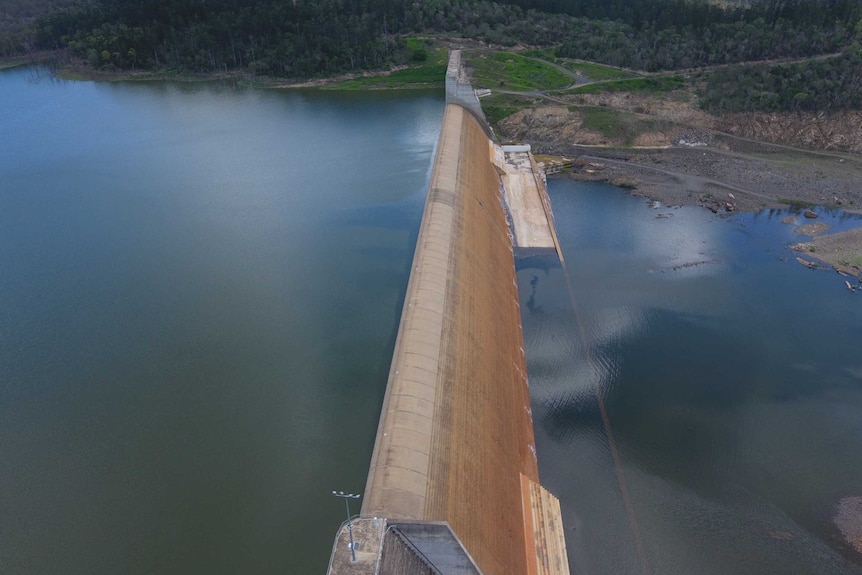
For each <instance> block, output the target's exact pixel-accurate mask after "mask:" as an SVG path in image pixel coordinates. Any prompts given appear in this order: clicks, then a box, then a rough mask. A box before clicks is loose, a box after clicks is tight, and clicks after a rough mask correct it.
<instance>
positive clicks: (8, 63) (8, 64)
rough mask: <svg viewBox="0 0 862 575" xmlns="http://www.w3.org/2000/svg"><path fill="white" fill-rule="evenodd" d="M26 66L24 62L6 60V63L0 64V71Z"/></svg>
mask: <svg viewBox="0 0 862 575" xmlns="http://www.w3.org/2000/svg"><path fill="white" fill-rule="evenodd" d="M25 64H26V62H25V61H24V60H6V61H5V62H0V70H8V69H10V68H17V67H18V66H24V65H25Z"/></svg>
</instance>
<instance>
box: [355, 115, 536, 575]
mask: <svg viewBox="0 0 862 575" xmlns="http://www.w3.org/2000/svg"><path fill="white" fill-rule="evenodd" d="M530 413H531V412H530V398H529V389H528V386H527V376H526V365H525V358H524V349H523V336H522V333H521V317H520V308H519V306H518V292H517V285H516V282H515V267H514V258H513V256H512V243H511V240H510V238H509V228H508V225H507V221H506V216H505V212H504V210H503V206H502V204H501V197H500V177H499V175H498V173H497V171H496V170H495V169H494V166H493V164H491V162H490V159H489V154H488V138H487V136H486V135H485V131H484V129H483V127H482V126H481V125H480V124H479V122H478V121H477V120H476V118H475V117H474V116H473V115H472V114H470V113H468V112H466V111H465V110H464V108H462V107H461V106H458V105H453V104H449V105H447V107H446V110H445V113H444V119H443V127H442V131H441V136H440V143H439V145H438V155H437V158H436V160H435V165H434V168H433V171H432V179H431V182H430V186H429V192H428V199H427V201H426V205H425V212H424V214H423V218H422V225H421V228H420V232H419V243H418V245H417V247H416V253H415V257H414V262H413V269H412V271H411V277H410V281H409V284H408V288H407V295H406V298H405V303H404V309H403V312H402V319H401V324H400V327H399V334H398V338H397V343H396V349H395V353H394V356H393V361H392V367H391V371H390V375H389V383H388V387H387V394H386V398H385V402H384V406H383V413H382V415H381V420H380V425H379V430H378V434H377V442H376V444H375V449H374V454H373V456H372V460H371V468H370V472H369V477H368V483H367V486H366V489H365V499H364V502H363V506H362V515H363V516H378V517H387V518H398V519H413V520H423V521H445V522H447V523H448V524H449V525H450V526H451V527H452V529H453V531H454V532H455V533H457V534H458V537H459V538H460V539H461V541H462V542H463V543H464V546H465V547H466V549H467V550H468V551H469V552H470V554H471V555H472V557H473V558H474V559H475V560H476V563H477V564H478V565H479V566H480V568H481V569H482V572H483V573H486V574H488V575H490V574H494V573H501V574H502V573H527V566H526V557H527V554H526V548H527V547H526V541H525V533H524V527H523V525H524V521H523V514H524V510H523V506H522V496H521V484H520V481H521V479H520V476H521V475H524V476H525V477H527V478H529V479H530V480H532V481H535V482H537V481H538V468H537V464H536V455H535V447H534V439H533V426H532V420H531V415H530Z"/></svg>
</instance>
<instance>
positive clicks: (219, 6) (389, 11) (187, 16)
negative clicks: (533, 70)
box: [38, 0, 862, 77]
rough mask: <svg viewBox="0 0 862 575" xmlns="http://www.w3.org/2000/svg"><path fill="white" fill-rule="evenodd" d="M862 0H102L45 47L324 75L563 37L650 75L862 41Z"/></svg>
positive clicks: (575, 52) (161, 63)
mask: <svg viewBox="0 0 862 575" xmlns="http://www.w3.org/2000/svg"><path fill="white" fill-rule="evenodd" d="M860 15H862V0H758V1H756V2H754V3H751V4H746V5H745V6H741V5H732V4H731V5H729V6H728V7H724V8H722V7H720V6H719V5H718V4H715V3H711V2H706V1H700V0H580V1H572V0H568V1H566V0H512V1H510V2H498V3H493V2H487V1H484V0H483V1H470V0H425V1H423V2H412V1H407V0H319V1H314V2H311V1H308V0H297V1H296V2H293V1H291V0H174V1H172V2H169V3H167V2H163V1H160V0H90V1H85V2H82V3H79V4H77V5H76V7H75V8H74V9H66V10H63V11H60V12H57V13H55V14H53V15H52V16H50V17H48V18H45V19H44V20H43V21H42V22H41V24H40V27H39V35H38V39H39V45H40V46H41V47H43V48H47V49H51V48H58V47H68V48H70V49H71V50H72V51H73V52H74V53H75V54H76V55H78V56H80V57H82V58H86V59H87V61H88V62H89V63H90V65H92V66H95V67H99V66H113V67H117V68H123V69H131V68H140V67H143V68H159V67H169V68H174V69H182V70H189V71H216V70H224V69H238V68H239V69H246V70H249V71H252V72H255V73H260V74H269V75H278V76H297V77H298V76H303V77H307V76H315V75H326V74H333V73H336V72H342V71H349V70H362V69H374V68H382V67H385V66H389V65H393V64H401V63H406V62H408V61H409V60H411V59H413V58H416V57H417V56H418V57H421V55H417V54H414V53H412V51H410V50H407V49H406V48H405V46H404V43H403V42H402V40H401V37H402V36H403V35H405V34H424V33H427V34H447V33H452V34H456V35H460V36H464V37H470V38H476V39H480V40H484V41H486V42H490V43H494V44H502V45H512V44H515V43H519V42H520V43H525V44H531V45H546V46H547V45H559V48H558V53H559V55H560V56H566V57H572V58H582V59H587V60H593V61H597V62H603V63H607V64H612V65H617V66H625V67H630V68H635V69H642V70H647V71H654V70H667V69H675V68H689V67H697V66H705V65H712V64H724V63H732V62H743V61H748V60H759V59H772V58H786V57H805V56H811V55H815V54H823V53H829V52H835V51H838V50H840V49H842V48H843V47H845V46H848V45H850V44H852V43H853V42H858V41H860V39H862V24H860Z"/></svg>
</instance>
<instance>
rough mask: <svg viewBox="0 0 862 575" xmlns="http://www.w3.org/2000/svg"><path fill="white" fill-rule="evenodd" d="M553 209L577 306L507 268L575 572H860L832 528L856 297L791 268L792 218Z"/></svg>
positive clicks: (568, 188)
mask: <svg viewBox="0 0 862 575" xmlns="http://www.w3.org/2000/svg"><path fill="white" fill-rule="evenodd" d="M550 194H551V200H552V203H553V206H554V213H555V216H556V221H557V227H558V232H559V235H560V241H561V244H562V247H563V252H564V255H565V257H566V260H567V271H568V274H569V279H570V283H571V286H572V289H571V291H572V292H573V297H571V296H570V292H569V288H568V286H567V282H566V278H565V275H564V271H563V270H561V269H560V268H556V269H548V270H542V269H537V268H533V269H521V271H519V286H520V290H521V300H522V302H521V309H522V310H524V330H525V339H526V343H527V345H526V347H527V359H528V367H529V373H530V382H531V393H532V399H533V403H534V407H533V415H534V421H535V424H536V434H537V448H538V451H539V463H540V473H541V476H542V479H543V483H545V484H546V487H548V489H550V490H551V491H552V492H554V493H556V494H557V495H558V496H559V497H560V499H561V501H562V506H563V512H564V517H565V518H564V522H565V525H566V529H567V532H566V537H567V540H568V550H569V557H570V563H571V566H572V570H573V572H576V573H591V574H598V573H606V574H609V575H610V574H643V573H656V574H658V573H662V574H680V575H683V574H691V573H697V574H700V575H706V574H715V575H729V574H739V575H743V574H755V573H756V574H776V575H777V574H797V575H801V574H808V573H810V574H821V575H822V574H827V573H835V574H838V573H841V574H849V573H854V574H858V573H862V568H860V567H859V566H858V563H857V564H856V565H854V564H853V563H851V562H849V561H848V560H847V559H846V558H850V559H852V560H854V561H856V562H858V561H859V559H860V557H859V556H856V557H853V556H852V555H850V554H846V555H844V556H842V553H841V550H840V548H839V545H841V538H840V536H839V534H838V532H837V530H836V529H835V528H834V526H833V525H832V516H833V514H834V512H835V506H836V504H837V503H838V501H839V500H840V499H841V498H843V497H848V496H860V495H862V353H860V349H862V348H860V343H862V299H860V297H859V294H858V293H850V292H848V291H847V289H846V287H845V285H844V278H842V277H841V276H839V275H837V274H835V273H834V272H825V271H819V272H818V271H812V270H809V269H807V268H805V267H803V266H801V265H799V264H798V263H797V262H796V261H795V253H794V252H791V251H790V250H789V249H787V248H786V246H787V245H789V244H792V243H798V242H800V241H804V240H805V237H804V236H799V235H797V234H795V232H794V228H793V226H789V225H787V224H782V223H781V222H780V220H781V219H782V218H784V217H785V216H787V215H788V214H787V213H786V212H771V213H770V212H763V213H760V214H754V215H739V216H735V217H733V218H730V219H722V218H720V217H717V216H714V215H713V214H712V213H711V212H709V211H707V210H704V209H701V208H678V209H674V208H668V207H664V206H658V207H651V205H650V203H649V202H647V201H646V200H644V199H643V198H636V197H631V196H628V195H626V194H624V193H622V192H621V191H620V190H618V189H616V188H613V187H610V186H606V185H598V184H583V183H575V182H571V181H559V180H557V181H551V182H550ZM819 211H820V213H821V221H826V222H828V223H830V224H831V225H832V226H833V230H839V229H844V228H847V227H849V226H860V225H862V220H860V219H859V218H857V217H855V216H846V215H843V214H841V213H838V212H835V213H830V212H827V211H824V210H819ZM800 219H802V218H800ZM800 223H804V221H802V222H800ZM573 302H574V306H575V307H574V310H576V311H573ZM585 349H587V350H589V354H590V361H587V359H586V356H585V351H584V350H585ZM597 389H598V393H599V395H600V396H601V397H602V398H603V401H604V403H605V406H606V408H607V412H608V419H609V420H610V425H611V430H612V433H613V435H614V437H615V440H616V442H615V443H616V447H617V450H618V452H619V456H620V461H621V465H620V467H621V470H622V475H623V477H624V481H625V485H626V486H627V492H628V495H629V499H630V501H631V514H632V515H633V516H634V521H632V520H631V519H630V514H629V512H628V511H627V510H626V505H625V502H624V499H623V497H622V495H621V493H622V489H621V487H620V482H619V478H618V474H617V470H616V465H615V463H614V460H613V456H612V453H611V450H610V446H609V441H608V439H607V438H608V434H607V431H606V429H605V425H604V424H603V421H602V418H601V413H600V409H599V406H598V401H597V391H596V390H597ZM633 524H634V525H636V528H633V527H632V525H633ZM638 538H639V540H640V542H641V548H642V552H641V553H640V554H639V553H638V550H637V543H636V540H637V539H638ZM845 547H846V545H845Z"/></svg>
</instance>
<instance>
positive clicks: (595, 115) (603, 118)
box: [577, 106, 636, 140]
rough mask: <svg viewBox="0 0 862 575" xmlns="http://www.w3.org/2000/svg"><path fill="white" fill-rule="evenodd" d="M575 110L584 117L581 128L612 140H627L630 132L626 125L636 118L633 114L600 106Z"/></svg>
mask: <svg viewBox="0 0 862 575" xmlns="http://www.w3.org/2000/svg"><path fill="white" fill-rule="evenodd" d="M577 110H578V111H580V113H581V114H582V115H583V117H584V123H583V126H584V127H585V128H587V129H589V130H593V131H596V132H599V133H600V134H602V135H603V136H606V137H608V138H612V139H614V140H626V139H629V138H628V137H629V135H630V130H629V129H628V125H629V124H631V120H632V119H633V118H636V117H635V116H634V115H633V114H628V113H626V112H619V111H617V110H613V109H611V108H603V107H601V106H596V107H593V106H585V107H582V108H578V109H577Z"/></svg>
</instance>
